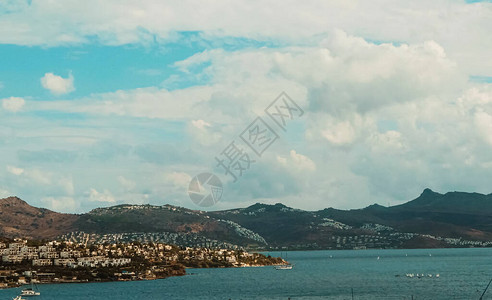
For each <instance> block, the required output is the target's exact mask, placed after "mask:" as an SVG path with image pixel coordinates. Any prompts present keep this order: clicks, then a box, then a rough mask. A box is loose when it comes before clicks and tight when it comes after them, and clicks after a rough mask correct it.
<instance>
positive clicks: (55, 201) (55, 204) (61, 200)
mask: <svg viewBox="0 0 492 300" xmlns="http://www.w3.org/2000/svg"><path fill="white" fill-rule="evenodd" d="M41 202H42V203H43V204H44V207H46V208H48V209H50V210H53V211H56V212H62V213H73V212H75V211H77V209H78V208H79V207H80V203H79V202H78V201H76V200H75V199H73V198H72V197H43V198H41Z"/></svg>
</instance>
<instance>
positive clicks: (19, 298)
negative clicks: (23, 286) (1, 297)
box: [12, 296, 26, 300]
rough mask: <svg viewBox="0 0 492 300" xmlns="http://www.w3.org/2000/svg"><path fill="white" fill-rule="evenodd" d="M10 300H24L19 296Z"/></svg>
mask: <svg viewBox="0 0 492 300" xmlns="http://www.w3.org/2000/svg"><path fill="white" fill-rule="evenodd" d="M12 300H26V299H24V298H22V297H21V296H17V297H15V298H12Z"/></svg>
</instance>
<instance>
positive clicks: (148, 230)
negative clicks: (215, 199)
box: [0, 189, 492, 249]
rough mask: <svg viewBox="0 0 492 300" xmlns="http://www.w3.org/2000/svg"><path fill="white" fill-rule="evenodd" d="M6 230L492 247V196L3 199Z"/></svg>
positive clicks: (301, 243) (98, 237)
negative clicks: (229, 204)
mask: <svg viewBox="0 0 492 300" xmlns="http://www.w3.org/2000/svg"><path fill="white" fill-rule="evenodd" d="M0 235H1V236H6V237H16V236H25V237H33V238H53V237H55V236H60V237H62V238H63V239H68V240H73V241H85V242H91V241H98V242H115V241H121V240H124V241H130V240H142V241H163V242H168V243H174V244H178V245H186V246H195V245H197V246H216V247H232V246H234V245H238V246H241V247H247V248H269V249H271V248H274V249H275V248H282V247H287V248H290V249H353V248H401V247H409V248H415V247H417V248H418V247H445V246H449V247H469V246H492V242H491V241H492V196H491V195H482V194H477V193H462V192H450V193H446V194H440V193H436V192H433V191H431V190H429V189H426V190H424V191H423V193H422V194H421V195H420V196H419V197H417V198H416V199H414V200H412V201H409V202H407V203H405V204H402V205H398V206H392V207H383V206H380V205H371V206H369V207H366V208H363V209H354V210H338V209H334V208H327V209H323V210H319V211H303V210H299V209H293V208H290V207H287V206H285V205H283V204H280V203H278V204H275V205H266V204H260V203H257V204H255V205H252V206H250V207H247V208H238V209H231V210H225V211H215V212H205V211H198V210H190V209H186V208H181V207H175V206H171V205H163V206H152V205H118V206H114V207H109V208H98V209H95V210H92V211H91V212H89V213H86V214H82V215H70V214H60V213H56V212H52V211H50V210H47V209H42V208H35V207H32V206H30V205H28V204H27V203H26V202H24V201H22V200H20V199H18V198H15V197H11V198H6V199H1V200H0Z"/></svg>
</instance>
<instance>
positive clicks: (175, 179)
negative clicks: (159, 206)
mask: <svg viewBox="0 0 492 300" xmlns="http://www.w3.org/2000/svg"><path fill="white" fill-rule="evenodd" d="M164 178H165V180H166V181H168V182H169V183H171V184H172V185H174V186H175V187H178V188H184V187H186V188H187V187H188V185H189V184H190V181H191V176H190V175H189V174H187V173H185V172H172V173H167V174H165V176H164Z"/></svg>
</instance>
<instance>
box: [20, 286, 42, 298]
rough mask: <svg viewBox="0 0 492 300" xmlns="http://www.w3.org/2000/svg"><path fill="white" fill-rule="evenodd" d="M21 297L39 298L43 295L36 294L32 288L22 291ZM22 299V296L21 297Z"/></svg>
mask: <svg viewBox="0 0 492 300" xmlns="http://www.w3.org/2000/svg"><path fill="white" fill-rule="evenodd" d="M20 295H21V296H26V297H30V296H39V295H41V293H40V292H36V291H35V290H33V289H32V288H27V289H25V290H22V292H21V294H20ZM19 297H20V296H19Z"/></svg>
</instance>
